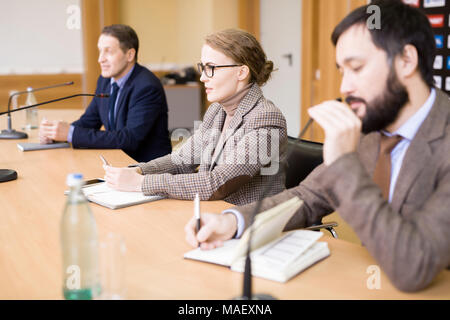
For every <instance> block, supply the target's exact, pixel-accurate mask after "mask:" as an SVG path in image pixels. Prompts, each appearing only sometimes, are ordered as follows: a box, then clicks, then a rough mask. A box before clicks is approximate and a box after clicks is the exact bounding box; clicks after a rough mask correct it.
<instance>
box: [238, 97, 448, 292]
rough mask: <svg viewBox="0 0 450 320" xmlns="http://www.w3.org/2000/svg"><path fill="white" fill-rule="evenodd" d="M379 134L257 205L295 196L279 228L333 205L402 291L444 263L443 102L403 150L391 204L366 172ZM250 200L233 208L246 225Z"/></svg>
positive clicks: (416, 286)
mask: <svg viewBox="0 0 450 320" xmlns="http://www.w3.org/2000/svg"><path fill="white" fill-rule="evenodd" d="M379 141H380V134H379V133H378V132H375V133H371V134H368V135H366V136H364V137H362V139H361V142H360V146H359V150H358V152H357V153H355V152H354V153H349V154H346V155H344V156H342V157H341V158H339V159H338V160H336V161H335V162H334V163H332V164H331V165H330V166H328V167H327V166H325V165H321V166H319V167H317V168H316V169H315V170H314V171H313V172H312V173H311V174H310V175H309V176H308V177H307V178H306V179H305V180H304V181H303V182H302V183H301V184H300V185H299V186H297V187H295V188H292V189H289V190H286V191H284V192H282V193H280V194H278V195H276V196H273V197H271V198H266V199H265V200H264V201H263V203H262V208H261V210H260V211H264V210H266V209H268V208H270V207H273V206H275V205H276V204H277V203H280V202H283V201H285V200H288V199H290V198H292V197H294V196H298V197H299V198H300V199H303V200H304V205H303V207H302V208H300V209H299V211H298V212H297V213H296V214H295V215H294V216H293V218H292V219H291V220H290V221H289V222H288V224H287V225H286V230H290V229H295V228H301V227H304V226H308V225H311V224H313V223H316V222H319V221H320V220H321V219H322V217H323V216H325V215H327V214H329V213H331V212H333V211H335V210H337V211H338V212H339V214H340V215H341V216H342V217H343V219H344V220H345V221H346V222H347V223H348V224H349V225H350V226H351V227H352V228H353V229H354V230H355V232H356V233H357V234H358V236H359V238H360V239H361V241H362V243H363V244H364V245H365V246H366V247H367V249H368V251H369V252H370V253H371V254H372V256H373V257H374V258H375V259H376V260H377V262H378V263H379V265H380V266H381V268H382V269H383V270H384V272H386V274H387V275H388V277H389V278H390V280H391V281H392V283H393V284H394V285H395V286H396V287H397V288H399V289H400V290H403V291H416V290H420V289H422V288H424V287H425V286H427V285H428V284H429V283H430V282H431V281H432V280H433V278H434V277H435V276H436V275H437V274H438V273H439V272H440V271H442V270H443V269H444V268H446V267H447V266H450V100H449V97H448V96H447V95H446V94H445V93H443V92H442V91H440V90H437V89H436V100H435V103H434V105H433V107H432V109H431V111H430V113H429V114H428V116H427V118H426V119H425V120H424V122H423V123H422V125H421V127H420V128H419V130H418V132H417V134H416V136H415V137H414V139H413V140H412V141H411V144H410V146H409V148H408V150H407V151H406V154H405V157H404V159H403V162H402V167H401V169H400V173H399V176H398V179H397V182H396V185H395V190H394V194H393V198H392V203H390V204H389V203H388V202H387V201H386V200H384V199H383V197H382V195H381V191H380V189H379V188H378V186H377V185H376V184H375V183H374V182H373V181H372V179H371V177H372V174H373V171H374V169H375V163H376V160H377V156H378V148H379ZM253 205H254V204H250V205H247V206H244V207H238V208H235V209H237V210H238V211H240V212H241V213H242V214H243V215H244V219H245V221H246V225H247V224H248V221H249V216H250V212H251V211H252V207H253Z"/></svg>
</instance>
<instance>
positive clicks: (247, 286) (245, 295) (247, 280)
mask: <svg viewBox="0 0 450 320" xmlns="http://www.w3.org/2000/svg"><path fill="white" fill-rule="evenodd" d="M336 100H337V101H339V102H342V99H341V98H337V99H336ZM312 123H313V119H312V118H309V119H308V122H306V124H305V127H304V128H303V129H302V131H301V132H300V133H299V135H298V137H297V140H301V139H302V138H303V136H304V135H305V133H306V131H307V130H308V128H309V127H310V126H311V124H312ZM290 154H291V152H287V153H286V156H285V159H289V156H290ZM274 176H275V175H272V176H271V179H269V182H268V183H267V184H266V186H265V188H264V190H263V193H262V194H263V195H265V194H266V193H267V191H268V190H269V188H270V186H271V182H272V180H273V177H274ZM263 199H264V198H261V199H260V200H258V202H257V203H256V206H255V208H254V209H253V212H252V214H251V216H250V223H249V225H250V227H249V228H250V234H249V237H248V243H247V252H246V258H245V267H244V285H243V292H242V296H238V297H235V298H233V300H276V298H275V297H273V296H272V295H270V294H265V293H258V294H252V260H251V258H250V252H251V243H252V235H253V222H254V220H255V216H256V214H257V212H259V210H260V208H261V204H262V201H263Z"/></svg>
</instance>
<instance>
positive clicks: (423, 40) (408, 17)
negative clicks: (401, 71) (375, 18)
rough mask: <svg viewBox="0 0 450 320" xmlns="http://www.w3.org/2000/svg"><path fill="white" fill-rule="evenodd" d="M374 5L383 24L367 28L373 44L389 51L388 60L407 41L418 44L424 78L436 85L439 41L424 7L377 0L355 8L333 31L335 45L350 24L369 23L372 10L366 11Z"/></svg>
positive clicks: (399, 50) (421, 72)
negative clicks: (436, 55)
mask: <svg viewBox="0 0 450 320" xmlns="http://www.w3.org/2000/svg"><path fill="white" fill-rule="evenodd" d="M371 5H376V6H378V7H379V8H380V13H381V18H380V22H381V28H379V29H377V28H368V31H369V32H370V35H371V38H372V41H373V43H374V45H375V46H376V47H377V48H380V49H382V50H384V51H385V52H386V53H387V56H388V59H389V61H394V58H395V57H396V56H397V55H398V54H402V53H403V49H404V47H405V46H406V45H408V44H410V45H413V46H414V47H416V49H417V54H418V58H419V61H418V67H419V70H420V74H421V75H422V79H423V80H424V81H425V83H426V84H427V85H428V86H429V87H433V86H434V81H433V63H434V56H435V52H436V43H435V40H434V35H433V31H432V29H431V25H430V22H429V21H428V18H427V17H426V16H425V15H424V14H423V13H422V12H421V11H419V10H418V9H416V8H413V7H411V6H409V5H407V4H404V3H403V2H402V1H401V0H375V1H372V3H371V4H370V5H366V6H363V7H359V8H357V9H356V10H354V11H352V12H351V13H350V14H349V15H348V16H346V17H345V18H344V19H343V20H342V21H341V22H340V23H339V24H338V25H337V26H336V28H335V29H334V31H333V33H332V35H331V41H332V42H333V44H334V45H335V46H336V43H337V42H338V40H339V37H340V36H341V35H342V34H343V33H344V32H345V31H346V30H347V29H349V28H350V27H352V26H354V25H366V21H367V20H368V19H369V17H370V16H371V15H372V14H373V12H370V11H369V12H370V13H367V8H368V7H369V6H371Z"/></svg>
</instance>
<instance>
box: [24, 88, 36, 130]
mask: <svg viewBox="0 0 450 320" xmlns="http://www.w3.org/2000/svg"><path fill="white" fill-rule="evenodd" d="M27 90H28V95H27V100H26V101H25V106H31V105H33V104H36V103H37V100H36V97H35V96H34V94H33V92H32V91H31V90H33V88H31V87H28V88H27ZM25 111H26V128H27V129H37V128H38V127H39V119H38V107H33V108H30V109H27V110H25Z"/></svg>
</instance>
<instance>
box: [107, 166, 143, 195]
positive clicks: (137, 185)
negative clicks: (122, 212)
mask: <svg viewBox="0 0 450 320" xmlns="http://www.w3.org/2000/svg"><path fill="white" fill-rule="evenodd" d="M103 169H105V181H106V184H107V186H108V187H110V188H113V189H116V190H119V191H134V192H140V191H141V187H142V182H143V181H144V176H143V175H141V174H139V172H141V168H139V167H134V168H115V167H111V166H105V165H104V166H103Z"/></svg>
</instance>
